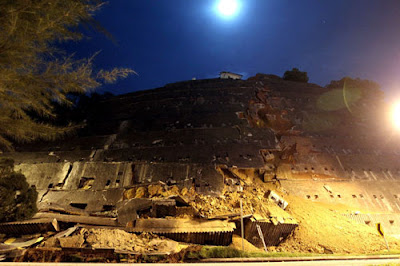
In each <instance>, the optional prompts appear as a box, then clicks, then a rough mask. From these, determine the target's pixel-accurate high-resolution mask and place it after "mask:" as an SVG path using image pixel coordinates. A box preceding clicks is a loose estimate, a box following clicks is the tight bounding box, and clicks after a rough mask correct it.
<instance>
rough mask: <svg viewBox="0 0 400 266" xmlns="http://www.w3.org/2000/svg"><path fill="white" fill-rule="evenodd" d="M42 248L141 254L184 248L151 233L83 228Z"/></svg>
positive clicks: (51, 241) (170, 251)
mask: <svg viewBox="0 0 400 266" xmlns="http://www.w3.org/2000/svg"><path fill="white" fill-rule="evenodd" d="M41 246H42V247H62V248H83V247H89V248H97V249H98V248H106V249H110V248H112V249H115V250H124V251H130V252H135V253H140V254H146V253H177V252H179V251H180V250H181V249H182V248H183V247H185V246H182V245H179V243H178V242H176V241H173V240H171V239H168V238H165V237H162V236H157V235H154V234H151V233H142V234H140V235H136V234H133V233H128V232H126V231H123V230H120V229H105V228H81V229H80V230H78V231H77V232H76V233H75V234H73V235H71V236H68V237H63V238H57V239H56V238H55V237H51V238H49V239H47V240H46V241H45V242H44V243H43V244H42V245H41Z"/></svg>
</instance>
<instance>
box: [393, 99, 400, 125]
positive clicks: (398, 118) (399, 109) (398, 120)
mask: <svg viewBox="0 0 400 266" xmlns="http://www.w3.org/2000/svg"><path fill="white" fill-rule="evenodd" d="M392 120H393V124H394V125H395V126H396V128H397V129H400V103H398V104H396V105H395V106H394V108H393V113H392Z"/></svg>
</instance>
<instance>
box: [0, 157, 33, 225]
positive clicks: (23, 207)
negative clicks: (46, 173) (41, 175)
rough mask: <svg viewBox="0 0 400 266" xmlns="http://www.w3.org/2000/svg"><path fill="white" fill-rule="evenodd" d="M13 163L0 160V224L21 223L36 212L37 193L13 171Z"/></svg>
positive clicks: (7, 160) (3, 159)
mask: <svg viewBox="0 0 400 266" xmlns="http://www.w3.org/2000/svg"><path fill="white" fill-rule="evenodd" d="M13 168H14V161H12V160H11V159H7V158H1V159H0V222H12V221H21V220H25V219H29V218H31V217H32V216H33V215H34V214H35V213H36V212H37V207H36V200H37V196H38V194H37V192H36V189H35V188H34V187H30V186H29V184H28V182H26V179H25V176H24V175H23V174H21V173H16V172H14V171H13Z"/></svg>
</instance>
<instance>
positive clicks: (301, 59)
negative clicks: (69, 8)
mask: <svg viewBox="0 0 400 266" xmlns="http://www.w3.org/2000/svg"><path fill="white" fill-rule="evenodd" d="M238 1H239V2H240V3H241V9H240V11H239V13H238V15H237V16H236V17H234V18H231V19H224V18H222V17H220V16H218V14H217V13H216V12H215V8H214V7H215V4H216V2H217V0H111V1H110V2H109V4H108V5H106V6H105V7H104V8H103V9H102V10H101V11H100V12H98V14H97V15H96V19H97V20H98V21H99V22H100V23H101V24H102V25H103V26H104V27H105V28H106V29H107V30H108V31H109V32H110V33H111V34H112V35H113V36H114V38H115V39H116V41H117V42H118V44H117V45H115V44H113V43H112V42H111V41H109V40H107V39H106V38H105V37H104V36H102V35H100V34H94V33H91V34H89V35H90V36H91V37H92V38H91V39H90V40H87V41H82V42H80V43H78V44H76V45H72V46H71V47H72V49H76V50H78V53H77V54H78V55H79V56H86V57H87V56H90V55H91V54H93V53H94V52H96V51H99V50H102V52H101V53H100V54H99V55H98V56H97V59H96V61H95V62H96V65H97V66H98V67H101V68H111V67H113V66H121V67H130V68H132V69H134V70H135V71H137V72H138V76H132V77H130V78H128V79H127V80H124V81H121V82H119V83H117V84H115V85H112V86H107V87H106V88H103V89H102V90H101V91H104V90H108V91H111V92H113V93H126V92H131V91H137V90H143V89H150V88H155V87H160V86H163V85H165V84H166V83H171V82H176V81H182V80H189V79H191V78H193V77H196V78H197V79H202V78H210V77H217V76H218V73H219V72H220V71H222V70H227V71H232V72H237V73H242V74H244V75H245V78H247V77H249V76H252V75H255V74H256V73H271V74H276V75H279V76H282V74H283V73H284V71H285V70H287V69H291V68H292V67H298V68H300V69H301V70H303V71H307V72H308V75H309V77H310V82H313V83H317V84H319V85H323V86H324V85H326V84H327V83H329V81H330V80H332V79H340V78H342V77H343V76H345V75H348V76H352V77H360V78H367V79H372V80H375V81H377V82H378V83H380V84H381V85H382V87H383V89H384V90H385V91H386V92H390V93H391V94H394V93H395V90H396V88H399V90H400V75H399V74H400V60H399V59H400V1H398V0H393V1H390V0H384V1H383V0H376V1H369V0H358V1H356V0H342V1H339V0H332V1H327V0H324V1H321V0H315V1H314V0H309V1H297V0H291V1H288V0H238Z"/></svg>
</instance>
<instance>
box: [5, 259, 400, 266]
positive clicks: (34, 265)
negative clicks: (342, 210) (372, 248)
mask: <svg viewBox="0 0 400 266" xmlns="http://www.w3.org/2000/svg"><path fill="white" fill-rule="evenodd" d="M101 264H104V265H107V266H121V265H132V264H128V263H79V266H93V265H101ZM142 264H143V263H142ZM144 264H149V265H152V266H156V265H161V266H165V265H168V266H170V265H176V266H181V265H184V264H187V265H191V266H199V265H201V266H204V265H215V264H218V265H221V266H224V265H229V266H240V265H252V266H259V265H279V266H286V265H287V266H293V265H304V266H306V265H312V266H315V265H329V266H336V265H337V266H340V265H388V264H391V265H400V259H367V260H330V261H327V260H324V261H320V260H318V261H290V262H245V263H244V262H221V263H177V264H176V263H173V264H160V263H155V264H154V263H144ZM6 265H7V266H8V265H10V266H16V265H24V266H26V265H29V266H45V265H52V266H55V265H59V266H75V265H77V264H76V263H39V262H37V263H12V262H0V266H6Z"/></svg>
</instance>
